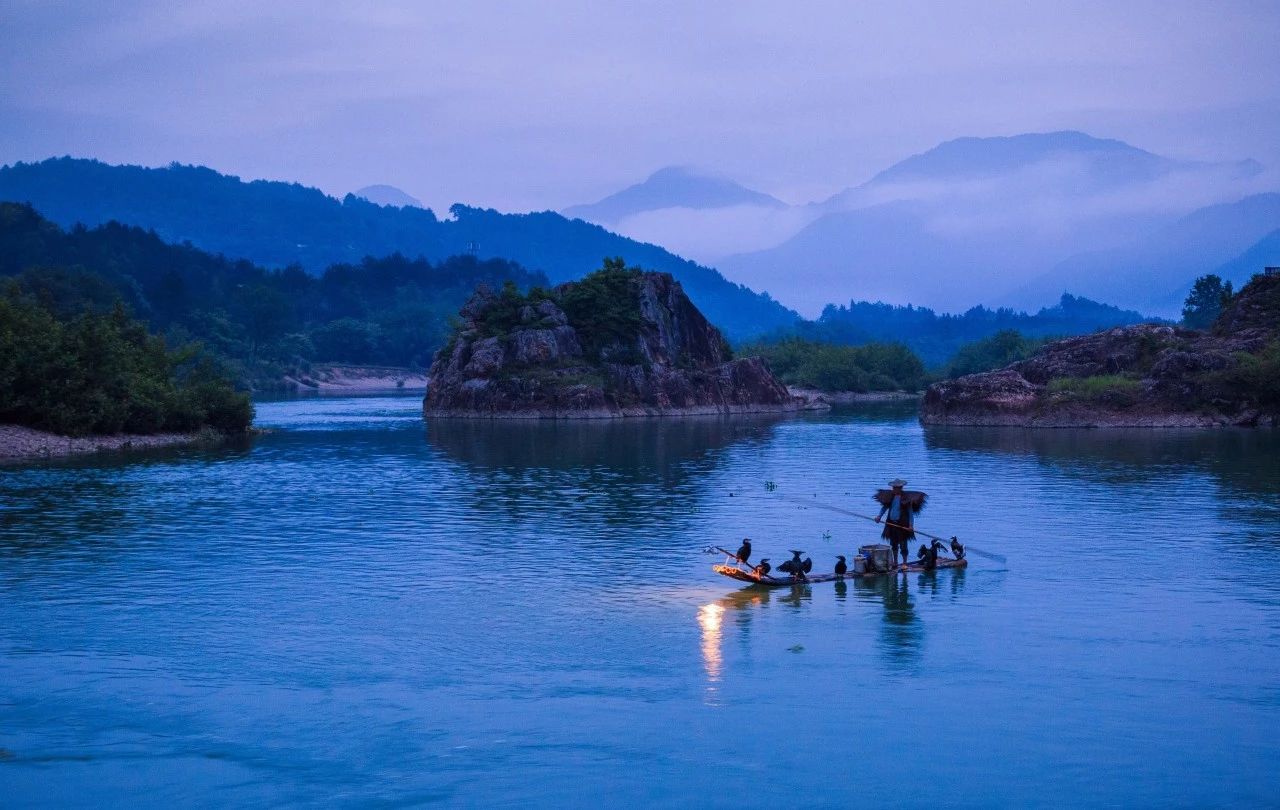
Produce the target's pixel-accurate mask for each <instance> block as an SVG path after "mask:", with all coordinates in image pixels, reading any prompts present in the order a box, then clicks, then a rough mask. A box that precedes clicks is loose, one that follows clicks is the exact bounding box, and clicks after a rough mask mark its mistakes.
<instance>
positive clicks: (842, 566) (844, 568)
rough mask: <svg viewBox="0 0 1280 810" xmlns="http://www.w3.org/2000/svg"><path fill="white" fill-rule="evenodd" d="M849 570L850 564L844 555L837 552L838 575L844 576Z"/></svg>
mask: <svg viewBox="0 0 1280 810" xmlns="http://www.w3.org/2000/svg"><path fill="white" fill-rule="evenodd" d="M848 570H849V566H848V564H846V563H845V561H844V557H843V556H840V555H838V554H837V555H836V576H838V577H842V576H844V575H845V574H846V573H847V572H848Z"/></svg>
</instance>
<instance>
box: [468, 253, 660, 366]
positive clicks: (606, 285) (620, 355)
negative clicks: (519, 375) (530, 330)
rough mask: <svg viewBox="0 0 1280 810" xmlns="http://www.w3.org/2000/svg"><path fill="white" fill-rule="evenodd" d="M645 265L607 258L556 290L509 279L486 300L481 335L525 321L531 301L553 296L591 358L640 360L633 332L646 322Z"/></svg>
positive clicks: (495, 333)
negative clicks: (527, 286) (519, 285)
mask: <svg viewBox="0 0 1280 810" xmlns="http://www.w3.org/2000/svg"><path fill="white" fill-rule="evenodd" d="M643 276H644V271H642V270H641V269H640V268H638V267H627V266H626V262H624V261H623V260H622V259H621V258H617V257H615V258H611V259H609V258H607V259H605V260H604V266H603V267H602V268H601V269H599V270H596V271H595V272H594V273H590V274H588V275H586V276H584V277H583V278H582V279H580V280H579V281H575V282H573V283H571V284H565V285H562V286H560V287H557V288H555V289H554V290H549V289H547V288H545V287H540V286H538V287H533V288H531V289H530V290H529V291H528V292H527V293H521V292H520V290H519V289H518V288H517V287H516V286H515V285H514V284H511V283H507V284H505V285H504V286H503V287H502V289H501V290H499V291H498V293H497V294H496V295H495V296H494V297H493V298H492V299H491V300H490V301H489V302H487V304H486V305H485V308H484V311H483V312H482V313H481V315H480V321H479V328H480V332H481V336H482V337H493V336H499V337H500V336H505V335H507V334H509V333H510V332H512V331H513V330H515V329H517V328H519V327H520V326H523V325H525V324H524V322H523V319H522V313H523V311H524V309H525V308H526V307H528V306H536V305H537V304H538V303H539V302H541V301H551V302H553V303H554V304H555V305H556V306H558V307H559V308H560V310H561V311H562V312H564V315H565V318H566V319H567V320H568V322H569V325H570V326H572V327H573V329H574V332H576V333H577V337H578V342H579V343H580V344H581V345H582V351H583V354H584V355H585V356H586V357H587V359H589V360H592V361H596V362H599V361H602V360H607V361H609V362H614V363H637V362H640V358H639V356H638V355H637V354H636V352H635V348H634V344H635V336H636V334H637V333H638V332H639V330H640V328H641V326H642V325H643V318H642V317H641V314H640V284H641V280H642V279H643Z"/></svg>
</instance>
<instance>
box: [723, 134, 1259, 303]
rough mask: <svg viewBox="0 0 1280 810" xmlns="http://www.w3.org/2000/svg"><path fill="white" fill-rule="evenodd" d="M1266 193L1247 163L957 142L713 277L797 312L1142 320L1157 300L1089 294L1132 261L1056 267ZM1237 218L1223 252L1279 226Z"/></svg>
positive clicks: (895, 169)
mask: <svg viewBox="0 0 1280 810" xmlns="http://www.w3.org/2000/svg"><path fill="white" fill-rule="evenodd" d="M1277 187H1280V183H1277V182H1275V180H1274V177H1272V176H1270V175H1269V174H1268V173H1267V172H1266V171H1265V170H1264V167H1262V166H1261V165H1260V164H1258V163H1257V162H1255V161H1252V160H1247V159H1245V160H1239V161H1231V162H1209V161H1192V160H1177V159H1173V158H1168V157H1163V156H1160V155H1156V154H1153V153H1151V152H1148V151H1145V150H1143V149H1139V148H1137V147H1134V146H1131V145H1129V144H1127V143H1124V142H1122V141H1118V140H1113V139H1102V138H1096V137H1092V136H1090V135H1087V134H1085V133H1081V132H1074V131H1066V132H1052V133H1036V134H1025V135H1018V136H1013V137H992V138H969V137H966V138H960V139H956V140H953V141H948V142H946V143H943V144H940V145H939V146H937V147H935V148H933V149H930V150H928V151H926V152H924V153H922V154H919V155H915V156H912V157H909V158H907V159H905V160H903V161H900V162H898V163H896V164H894V165H892V166H890V167H889V168H887V169H885V170H884V171H881V172H879V173H877V174H876V175H875V176H874V177H872V178H871V179H870V180H868V181H867V182H866V183H863V184H861V185H859V186H855V187H851V188H849V189H846V190H844V191H841V192H839V193H837V194H835V195H833V196H832V197H830V198H828V199H826V200H823V201H821V202H818V203H815V204H813V205H810V206H807V207H806V208H805V211H806V213H807V214H808V215H809V216H810V217H811V221H810V222H809V223H808V224H806V225H805V226H804V227H803V228H802V229H801V230H799V231H798V232H797V233H796V234H795V235H793V236H791V237H789V238H787V239H786V240H784V241H782V242H781V243H779V244H778V245H776V246H773V247H769V248H766V249H762V250H755V251H743V252H739V253H737V254H734V255H730V256H726V257H723V258H720V259H719V260H718V261H715V262H714V264H716V266H718V267H720V268H722V270H723V271H724V272H725V273H726V274H727V275H729V276H730V277H731V278H734V279H735V280H738V281H740V282H742V283H745V284H749V285H753V286H756V287H765V288H766V289H769V290H770V291H771V292H772V293H773V294H774V295H775V296H776V297H777V298H778V299H779V300H781V301H784V302H786V303H788V304H790V305H792V306H794V307H796V308H797V309H799V310H800V311H801V312H803V313H813V312H815V311H817V310H818V309H820V308H821V307H822V305H823V304H824V303H826V302H828V301H830V300H833V299H835V300H845V299H850V298H853V299H858V298H869V299H883V300H885V301H889V302H892V303H915V304H923V305H926V306H931V307H936V308H939V309H944V310H952V311H954V310H956V309H964V308H966V307H968V306H970V305H973V304H976V303H980V302H983V301H985V302H991V301H998V302H1000V303H1005V304H1011V305H1016V306H1021V307H1038V306H1042V305H1045V304H1048V303H1051V302H1052V301H1053V300H1055V299H1056V297H1057V296H1058V295H1060V294H1061V293H1062V292H1063V291H1064V290H1069V291H1071V292H1075V293H1077V294H1083V295H1089V296H1091V297H1095V298H1100V300H1106V301H1109V302H1111V303H1117V304H1120V305H1123V306H1133V307H1147V306H1150V305H1152V304H1153V303H1154V302H1155V301H1156V300H1157V299H1156V298H1153V297H1151V296H1149V295H1146V294H1145V293H1146V288H1145V286H1144V285H1143V283H1142V282H1140V281H1138V282H1135V283H1134V284H1130V285H1128V286H1124V285H1115V284H1112V285H1110V286H1107V287H1106V289H1108V290H1109V291H1110V292H1112V293H1113V294H1114V295H1121V296H1125V297H1122V298H1116V299H1114V300H1113V299H1112V298H1108V297H1107V295H1106V294H1105V293H1103V292H1102V291H1101V288H1102V287H1103V286H1104V285H1103V284H1102V280H1104V278H1105V277H1106V276H1107V275H1108V274H1111V273H1117V272H1119V273H1123V272H1125V271H1126V269H1127V268H1126V266H1125V265H1124V264H1123V262H1130V263H1132V262H1133V261H1134V256H1132V255H1129V256H1125V257H1121V256H1119V255H1118V254H1117V255H1116V256H1115V257H1114V259H1115V261H1117V262H1121V263H1119V264H1107V262H1106V261H1105V260H1104V261H1103V265H1097V273H1096V274H1095V275H1089V274H1082V273H1078V272H1074V271H1071V270H1070V267H1071V266H1070V265H1063V263H1064V262H1066V260H1067V259H1069V258H1070V257H1072V256H1076V255H1079V254H1085V253H1100V252H1105V251H1110V250H1116V249H1120V248H1123V247H1125V246H1127V245H1131V244H1134V243H1135V242H1136V241H1138V240H1140V239H1141V238H1142V237H1144V236H1146V235H1148V234H1156V233H1157V232H1158V231H1159V230H1160V229H1161V228H1164V227H1167V226H1169V225H1171V224H1172V223H1174V222H1176V221H1177V220H1178V219H1179V218H1180V217H1183V216H1186V215H1187V214H1188V213H1189V212H1192V211H1194V210H1196V209H1198V208H1201V207H1204V206H1207V205H1214V204H1221V203H1230V202H1236V201H1238V200H1240V199H1241V198H1243V197H1245V196H1247V195H1249V194H1250V193H1252V192H1255V191H1261V190H1270V189H1273V188H1277ZM1249 210H1252V209H1250V208H1249V207H1248V206H1245V207H1242V208H1240V209H1229V210H1228V211H1227V212H1226V213H1225V214H1224V216H1226V218H1227V219H1228V220H1232V217H1234V216H1237V215H1238V216H1240V217H1244V218H1245V220H1246V221H1242V222H1241V223H1240V228H1241V229H1243V231H1244V232H1245V233H1246V234H1247V236H1248V237H1251V238H1248V241H1247V242H1246V243H1245V245H1241V246H1239V247H1238V248H1237V250H1242V249H1243V248H1244V246H1247V244H1248V243H1250V242H1252V241H1255V240H1256V239H1258V238H1260V237H1261V236H1262V235H1263V234H1265V233H1266V232H1267V231H1269V230H1271V229H1272V228H1274V227H1276V226H1280V219H1276V220H1271V226H1272V227H1271V228H1264V229H1262V230H1259V229H1258V227H1257V226H1254V225H1252V224H1249V223H1251V222H1252V220H1250V219H1249V216H1250V215H1249V214H1247V213H1246V212H1247V211H1249ZM1262 216H1263V217H1264V219H1265V216H1266V214H1263V215H1262ZM1232 221H1233V222H1234V220H1232ZM1224 226H1225V223H1224ZM1152 238H1153V239H1159V238H1161V237H1159V236H1153V237H1152ZM1228 241H1230V240H1228ZM1233 244H1234V243H1233ZM1139 252H1141V250H1139ZM1232 255H1234V252H1232V253H1226V254H1223V255H1218V254H1216V253H1215V254H1214V255H1213V256H1211V257H1204V256H1202V258H1204V259H1205V260H1206V261H1210V264H1208V265H1207V266H1205V265H1202V264H1196V265H1195V268H1199V270H1198V271H1197V270H1196V269H1195V268H1193V267H1191V266H1190V265H1191V264H1193V263H1189V262H1182V263H1180V264H1179V265H1178V266H1177V268H1174V267H1172V266H1171V267H1170V271H1171V272H1174V271H1175V270H1176V271H1177V272H1192V273H1193V275H1194V274H1195V273H1196V272H1208V271H1209V270H1210V269H1212V268H1213V267H1215V266H1217V265H1218V264H1220V263H1221V262H1223V261H1226V260H1227V259H1228V258H1230V257H1231V256H1232ZM1122 258H1123V262H1122V261H1121V260H1122ZM1104 265H1105V266H1104ZM1033 280H1035V281H1036V283H1034V284H1033V283H1031V282H1032V281H1033ZM1184 280H1185V281H1189V278H1188V279H1181V278H1179V279H1174V280H1171V281H1169V282H1168V283H1167V285H1166V286H1167V289H1169V290H1172V289H1174V288H1176V287H1180V286H1181V285H1182V283H1183V281H1184ZM1095 283H1096V284H1098V285H1099V289H1097V290H1095V289H1093V287H1092V286H1090V285H1093V284H1095ZM1139 292H1142V293H1143V294H1141V295H1139ZM1159 300H1162V301H1163V300H1165V297H1161V298H1160V299H1159ZM1165 308H1166V309H1167V307H1165Z"/></svg>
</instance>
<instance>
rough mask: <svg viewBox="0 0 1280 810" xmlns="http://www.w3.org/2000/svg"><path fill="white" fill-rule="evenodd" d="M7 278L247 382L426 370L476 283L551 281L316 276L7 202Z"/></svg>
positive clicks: (454, 268)
mask: <svg viewBox="0 0 1280 810" xmlns="http://www.w3.org/2000/svg"><path fill="white" fill-rule="evenodd" d="M0 275H7V276H14V277H18V278H20V279H21V283H22V285H23V286H24V288H26V289H29V290H31V291H32V293H33V295H35V296H37V297H38V298H39V299H40V300H41V301H44V302H46V303H47V304H48V305H49V306H50V307H51V309H52V310H53V311H55V312H56V313H58V314H60V315H70V314H75V313H79V312H81V311H83V310H84V309H86V308H87V309H89V310H91V311H95V312H105V311H107V310H109V309H110V308H111V307H112V306H113V305H114V303H115V301H117V300H120V301H122V302H123V303H124V304H125V306H126V307H127V308H128V309H129V311H130V312H131V313H133V314H134V315H135V316H137V317H139V318H141V319H143V320H145V321H146V322H147V323H148V324H149V325H150V326H151V328H152V329H154V330H156V331H159V332H162V333H165V334H167V335H169V336H170V337H171V338H172V340H171V342H173V343H175V344H177V343H182V342H187V341H190V340H200V341H202V342H203V343H204V344H205V345H207V346H208V347H209V348H210V349H211V350H213V351H214V352H216V353H217V354H219V355H220V356H222V357H224V358H229V359H232V360H233V361H235V363H236V365H237V366H238V368H239V372H240V373H241V374H242V376H245V377H249V378H259V379H270V378H277V377H279V376H280V375H281V374H282V373H283V371H284V370H286V369H288V368H291V367H294V366H297V365H299V364H305V363H307V362H310V361H328V362H347V363H365V364H385V365H395V366H416V367H422V368H425V367H426V366H428V365H429V364H430V362H431V355H432V353H433V352H434V351H435V349H437V348H438V347H439V346H440V344H441V343H442V342H443V341H444V339H445V337H446V336H447V334H448V332H449V329H450V320H451V319H452V318H453V316H454V315H455V313H456V312H457V310H458V308H459V306H461V304H462V303H463V302H464V301H465V300H466V299H467V297H468V296H469V295H470V294H471V292H472V291H473V290H474V289H475V287H476V285H478V284H482V283H487V284H491V285H495V286H496V285H500V284H502V283H503V282H504V281H506V280H514V281H515V282H516V283H518V284H520V285H522V286H529V285H535V284H545V283H546V278H545V277H544V276H542V275H540V274H535V273H529V272H527V271H525V270H524V269H523V268H521V267H519V266H517V265H515V264H512V263H511V262H506V261H500V260H496V259H494V260H487V261H480V260H477V259H476V258H474V257H471V256H459V257H454V258H452V259H449V260H447V261H444V262H441V263H439V264H432V263H430V262H428V261H426V260H425V259H416V260H410V259H407V258H405V257H403V256H400V255H398V254H393V255H391V256H388V257H386V258H382V259H364V260H363V261H362V262H360V263H359V264H355V265H351V264H339V265H335V266H333V267H330V268H329V269H327V270H326V271H325V272H324V274H323V275H321V276H320V277H318V278H317V277H314V276H311V275H308V274H307V273H305V272H303V271H302V270H301V269H300V268H297V267H287V268H285V269H283V270H266V269H263V268H261V267H257V266H255V265H253V264H250V263H249V262H246V261H231V260H228V259H225V258H223V257H221V256H212V255H210V254H208V253H205V252H204V251H201V250H197V249H195V248H193V247H191V246H189V245H170V244H166V243H165V242H163V241H162V240H161V239H160V238H159V237H158V236H157V235H156V234H154V233H148V232H145V231H142V230H140V229H138V228H132V227H126V226H123V225H119V224H117V223H108V224H107V225H103V226H101V227H97V228H92V229H86V228H73V229H72V230H70V231H63V230H62V229H60V228H59V227H58V226H56V225H54V224H53V223H50V222H48V221H46V220H44V219H43V218H41V217H40V215H39V214H37V213H36V212H35V211H34V210H32V209H31V208H30V207H28V206H25V205H15V204H8V203H0Z"/></svg>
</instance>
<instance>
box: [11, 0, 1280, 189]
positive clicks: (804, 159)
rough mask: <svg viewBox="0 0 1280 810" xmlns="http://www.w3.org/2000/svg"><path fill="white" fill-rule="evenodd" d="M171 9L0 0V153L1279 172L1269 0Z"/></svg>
mask: <svg viewBox="0 0 1280 810" xmlns="http://www.w3.org/2000/svg"><path fill="white" fill-rule="evenodd" d="M178 5H179V4H178V3H173V2H155V3H150V2H110V0H96V1H95V2H83V3H82V2H63V3H60V2H46V1H44V0H37V1H29V0H4V1H3V3H0V163H9V162H13V161H16V160H36V159H41V158H44V157H48V156H51V155H61V154H72V155H78V156H91V157H97V158H101V159H103V160H106V161H109V162H129V163H141V164H146V165H161V164H165V163H168V162H170V161H175V160H176V161H180V162H183V163H202V164H207V165H209V166H212V167H214V168H216V169H219V170H221V171H225V172H229V173H232V174H238V175H240V176H242V177H244V178H259V177H265V178H272V179H287V180H298V181H301V182H303V183H306V184H308V185H315V186H319V187H320V188H322V189H324V190H325V191H328V192H330V193H334V194H342V193H345V192H346V191H350V190H353V189H355V188H358V187H360V186H364V185H368V184H371V183H390V184H393V185H396V186H399V187H401V188H403V189H404V190H406V191H407V192H409V193H410V194H413V195H414V196H417V197H419V198H420V199H422V200H424V201H426V202H427V203H429V204H431V205H432V206H434V207H437V208H440V207H443V206H444V205H447V204H448V203H451V202H454V201H462V202H467V203H471V204H477V205H484V206H491V207H495V208H499V209H502V210H530V209H545V208H561V207H564V206H567V205H570V204H573V203H579V202H589V201H593V200H595V199H597V198H599V197H601V196H603V195H605V194H608V193H610V192H612V191H615V190H617V189H618V188H620V187H621V186H624V185H626V184H629V183H631V182H634V181H636V180H638V179H640V178H642V177H643V176H645V175H647V174H648V173H649V172H651V171H653V170H654V169H656V168H659V167H661V166H664V165H668V164H691V165H697V166H703V167H707V168H709V169H713V170H716V171H719V172H722V173H725V174H728V175H730V176H732V177H734V178H736V179H738V180H740V181H741V182H743V183H746V184H748V185H751V186H754V187H757V188H760V189H762V190H765V191H769V192H771V193H773V194H775V195H777V196H780V197H782V198H784V199H787V200H789V201H793V202H800V201H806V200H809V199H812V198H817V197H823V196H826V195H827V194H830V193H832V192H834V191H837V190H839V189H841V188H843V187H846V186H848V185H851V184H856V183H858V182H861V181H862V180H865V179H866V178H867V177H868V176H870V175H871V174H873V173H875V172H876V171H878V170H879V169H881V168H883V167H885V166H886V165H888V164H889V163H892V162H893V161H895V160H898V159H900V158H902V157H905V156H907V155H909V154H912V153H915V152H919V151H922V150H924V149H927V148H929V147H930V146H933V145H934V144H936V143H938V142H940V141H943V140H946V139H948V138H953V137H957V136H961V135H1002V134H1015V133H1020V132H1031V131H1046V130H1055V129H1082V130H1085V131H1087V132H1090V133H1091V134H1095V135H1099V136H1104V137H1115V138H1120V139H1123V140H1126V141H1129V142H1130V143H1133V144H1134V145H1137V146H1141V147H1143V148H1147V149H1150V150H1152V151H1155V152H1159V153H1162V154H1167V155H1171V156H1176V157H1192V158H1204V159H1212V160H1222V159H1238V158H1245V157H1253V158H1256V159H1258V160H1260V161H1262V162H1263V163H1264V164H1267V165H1269V166H1271V167H1275V166H1276V165H1277V164H1280V3H1278V2H1267V1H1265V0H1264V1H1263V2H1182V1H1181V0H1161V2H1131V1H1129V0H1125V1H1124V2H1115V0H1110V1H1109V2H1099V3H1076V2H1061V1H1059V2H1025V1H1024V2H990V3H981V4H970V3H963V4H962V3H954V2H932V3H925V2H903V1H902V0H894V2H883V3H880V2H853V1H852V0H846V1H845V2H831V3H798V2H786V3H783V2H777V3H754V2H744V1H743V0H735V2H729V3H723V4H717V3H709V2H699V3H687V2H673V3H627V4H622V3H617V4H613V3H605V2H600V1H599V0H595V1H592V2H555V1H553V0H542V1H541V2H529V3H504V4H490V3H471V2H457V0H451V2H447V3H438V4H433V3H390V2H388V3H362V2H352V1H350V0H348V2H344V3H314V4H308V3H294V2H279V1H278V0H269V1H267V2H264V0H252V2H219V3H195V2H188V3H182V4H181V6H182V8H181V9H180V10H179V9H176V7H177V6H178ZM962 6H964V8H962ZM970 6H977V8H971V7H970Z"/></svg>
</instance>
